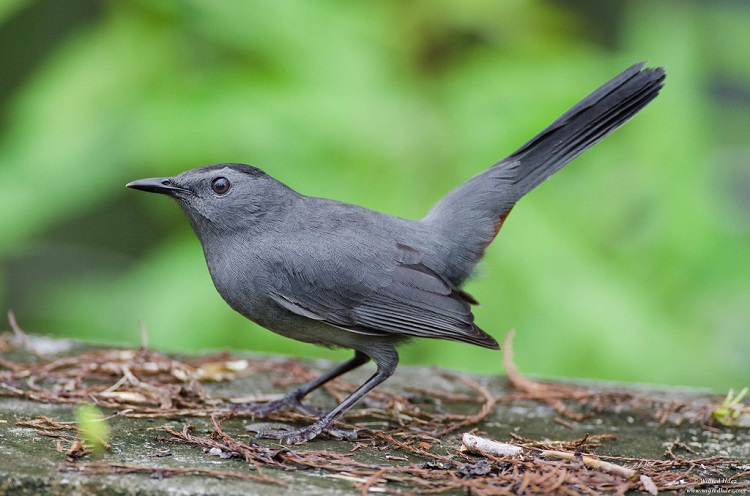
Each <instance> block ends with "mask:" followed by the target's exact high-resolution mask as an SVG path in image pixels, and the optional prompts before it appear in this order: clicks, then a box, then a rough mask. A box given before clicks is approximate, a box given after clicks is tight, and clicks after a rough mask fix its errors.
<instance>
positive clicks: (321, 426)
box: [255, 419, 369, 444]
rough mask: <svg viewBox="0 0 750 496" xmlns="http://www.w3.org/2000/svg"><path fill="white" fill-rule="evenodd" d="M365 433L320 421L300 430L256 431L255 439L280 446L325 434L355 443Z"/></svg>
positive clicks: (363, 430) (300, 442)
mask: <svg viewBox="0 0 750 496" xmlns="http://www.w3.org/2000/svg"><path fill="white" fill-rule="evenodd" d="M366 432H369V429H353V430H347V429H339V428H337V427H334V426H333V422H331V421H328V420H326V419H320V420H318V421H317V422H315V423H314V424H311V425H308V426H307V427H303V428H301V429H290V428H286V429H283V428H282V429H276V428H274V430H263V429H261V430H258V431H256V436H255V437H257V438H258V439H277V440H278V441H279V442H280V443H282V444H302V443H305V442H307V441H310V440H311V439H314V438H316V437H318V436H319V435H320V434H326V435H328V436H330V437H332V438H334V439H346V440H349V441H355V440H357V439H358V438H359V435H360V434H363V433H366Z"/></svg>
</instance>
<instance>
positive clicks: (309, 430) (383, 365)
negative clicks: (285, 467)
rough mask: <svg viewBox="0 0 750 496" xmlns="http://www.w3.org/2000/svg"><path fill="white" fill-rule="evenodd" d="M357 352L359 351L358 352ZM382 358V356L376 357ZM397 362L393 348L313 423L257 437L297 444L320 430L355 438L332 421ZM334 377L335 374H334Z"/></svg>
mask: <svg viewBox="0 0 750 496" xmlns="http://www.w3.org/2000/svg"><path fill="white" fill-rule="evenodd" d="M358 353H359V352H358ZM378 358H383V357H378ZM397 363H398V355H397V354H396V353H395V349H394V350H393V352H392V355H391V356H390V357H388V360H386V361H382V362H379V363H378V370H377V372H375V375H373V376H372V377H370V378H369V379H367V381H365V383H364V384H362V385H361V386H360V387H359V388H357V390H356V391H354V392H353V393H352V394H350V395H349V396H348V397H347V398H346V399H344V401H342V402H341V403H340V404H339V405H338V406H337V407H336V408H334V409H333V410H331V411H330V412H328V413H326V414H325V415H323V416H322V417H321V418H320V419H318V420H317V421H316V422H315V423H314V424H312V425H310V426H308V427H304V428H302V429H298V430H296V431H288V432H259V433H258V436H257V437H259V438H266V439H279V440H280V441H281V442H282V443H287V444H298V443H304V442H306V441H309V440H310V439H313V438H314V437H316V436H317V435H318V434H320V433H321V432H324V431H325V432H328V433H330V434H332V435H334V436H337V437H346V438H349V439H356V436H357V433H356V431H355V432H347V431H341V430H339V429H335V428H333V423H334V422H336V420H338V419H339V417H341V416H342V415H343V414H344V413H346V411H347V410H349V409H350V408H351V407H352V406H354V404H355V403H357V402H358V401H359V400H361V399H362V398H363V397H364V396H365V395H366V394H367V393H369V392H370V391H372V390H373V389H374V388H375V387H377V385H378V384H380V383H381V382H383V381H385V380H386V379H388V378H389V377H390V376H391V375H393V372H394V371H395V370H396V364H397ZM334 377H335V376H334Z"/></svg>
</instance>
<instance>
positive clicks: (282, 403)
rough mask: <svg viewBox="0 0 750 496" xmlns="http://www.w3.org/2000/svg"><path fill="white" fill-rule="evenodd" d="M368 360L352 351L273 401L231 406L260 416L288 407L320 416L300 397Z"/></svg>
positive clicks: (363, 355) (365, 356)
mask: <svg viewBox="0 0 750 496" xmlns="http://www.w3.org/2000/svg"><path fill="white" fill-rule="evenodd" d="M369 361H370V357H368V356H367V355H365V354H364V353H362V352H360V351H357V352H355V353H354V357H353V358H352V359H350V360H348V361H346V362H344V363H342V364H340V365H339V366H338V367H336V368H334V369H332V370H329V371H328V372H326V373H325V374H323V375H321V376H320V377H318V378H317V379H314V380H312V381H310V382H306V383H305V384H302V385H300V386H297V387H296V388H294V389H292V390H291V391H289V392H288V393H287V394H286V395H284V397H283V398H281V399H278V400H274V401H268V402H266V403H252V404H249V405H231V408H232V409H234V410H244V411H249V412H252V413H253V414H254V415H258V416H260V417H264V416H266V415H268V414H270V413H274V412H278V411H280V410H286V409H289V408H294V409H296V410H298V411H300V412H302V413H304V414H307V415H313V416H316V417H317V416H320V415H321V412H320V411H319V410H317V409H315V408H311V407H308V406H305V405H303V404H302V403H301V400H302V398H304V397H305V396H307V395H308V394H309V393H310V392H312V391H315V390H316V389H318V388H319V387H320V386H322V385H324V384H325V383H327V382H328V381H330V380H333V379H335V378H336V377H339V376H340V375H344V374H346V373H347V372H349V371H351V370H354V369H356V368H357V367H360V366H362V365H364V364H365V363H367V362H369Z"/></svg>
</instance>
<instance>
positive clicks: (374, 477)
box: [362, 467, 388, 496]
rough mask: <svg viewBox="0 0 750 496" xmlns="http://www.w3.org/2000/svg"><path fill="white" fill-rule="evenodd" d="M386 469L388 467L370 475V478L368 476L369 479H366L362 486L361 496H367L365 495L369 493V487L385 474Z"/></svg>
mask: <svg viewBox="0 0 750 496" xmlns="http://www.w3.org/2000/svg"><path fill="white" fill-rule="evenodd" d="M387 469H388V467H383V468H381V469H380V470H378V471H377V472H375V473H374V474H372V476H370V478H368V479H367V480H366V481H365V483H364V484H362V496H367V493H368V492H369V491H370V487H372V485H373V484H375V483H376V482H377V481H378V479H380V477H381V476H382V475H383V474H384V473H385V471H386V470H387Z"/></svg>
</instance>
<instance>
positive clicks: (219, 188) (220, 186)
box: [211, 177, 230, 195]
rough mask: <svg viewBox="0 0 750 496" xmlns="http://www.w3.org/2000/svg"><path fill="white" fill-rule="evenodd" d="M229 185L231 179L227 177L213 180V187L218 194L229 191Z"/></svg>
mask: <svg viewBox="0 0 750 496" xmlns="http://www.w3.org/2000/svg"><path fill="white" fill-rule="evenodd" d="M229 186H230V184H229V179H227V178H226V177H217V178H216V179H214V180H213V181H211V189H212V190H214V193H216V194H217V195H223V194H226V192H227V191H229Z"/></svg>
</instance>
